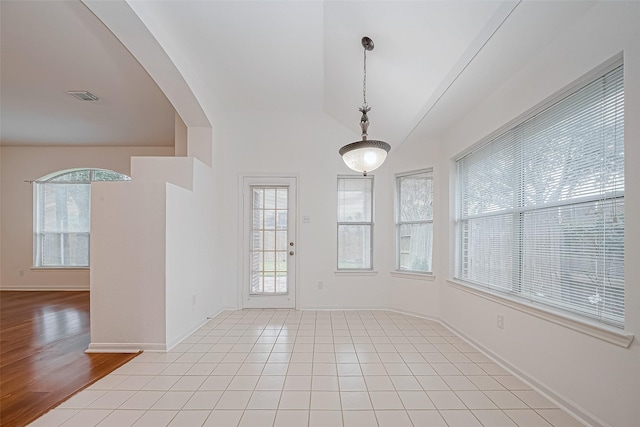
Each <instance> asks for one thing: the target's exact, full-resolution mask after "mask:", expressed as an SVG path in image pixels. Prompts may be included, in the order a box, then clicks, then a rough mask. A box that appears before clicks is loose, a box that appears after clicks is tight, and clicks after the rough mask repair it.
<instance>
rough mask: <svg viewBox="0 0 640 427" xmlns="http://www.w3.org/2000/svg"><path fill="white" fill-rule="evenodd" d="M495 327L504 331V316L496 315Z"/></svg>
mask: <svg viewBox="0 0 640 427" xmlns="http://www.w3.org/2000/svg"><path fill="white" fill-rule="evenodd" d="M496 326H497V327H498V329H504V316H503V315H502V314H498V318H497V321H496Z"/></svg>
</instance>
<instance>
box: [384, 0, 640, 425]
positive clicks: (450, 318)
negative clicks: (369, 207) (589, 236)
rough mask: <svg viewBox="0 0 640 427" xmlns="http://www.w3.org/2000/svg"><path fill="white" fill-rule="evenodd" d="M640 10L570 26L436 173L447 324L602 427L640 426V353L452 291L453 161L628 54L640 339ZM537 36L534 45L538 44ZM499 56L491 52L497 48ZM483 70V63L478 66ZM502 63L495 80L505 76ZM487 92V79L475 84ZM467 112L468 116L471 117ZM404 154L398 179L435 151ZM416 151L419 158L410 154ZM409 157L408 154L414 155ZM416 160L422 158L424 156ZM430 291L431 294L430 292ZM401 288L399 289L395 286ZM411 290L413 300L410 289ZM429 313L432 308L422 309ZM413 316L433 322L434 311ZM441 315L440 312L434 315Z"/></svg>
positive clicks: (634, 307)
mask: <svg viewBox="0 0 640 427" xmlns="http://www.w3.org/2000/svg"><path fill="white" fill-rule="evenodd" d="M638 22H640V3H638V2H603V3H598V4H597V5H595V6H594V7H593V8H591V9H590V10H588V11H587V12H586V13H585V14H584V15H582V16H580V17H579V18H577V20H576V21H575V22H573V21H567V23H566V30H565V31H564V32H562V33H560V35H559V36H558V37H557V38H556V39H555V40H554V41H553V42H552V43H551V44H549V45H548V46H547V48H546V49H543V50H541V51H540V53H539V54H535V55H532V56H530V57H529V58H527V63H526V65H525V66H523V67H522V68H521V69H520V70H519V71H517V72H515V73H513V74H510V75H502V76H500V77H501V79H500V78H499V79H495V80H502V83H501V84H500V85H498V86H497V87H494V89H493V90H492V91H490V95H489V96H487V97H485V98H484V99H483V100H482V101H481V102H480V103H479V104H478V105H476V106H475V107H473V108H472V109H471V110H470V112H469V113H468V114H467V115H466V116H464V117H459V118H458V120H456V124H455V126H453V127H452V128H451V129H450V130H449V132H448V133H446V134H445V135H444V136H443V138H442V140H441V141H440V146H441V153H440V156H439V159H438V161H437V162H436V163H435V166H434V167H435V168H436V169H435V170H436V173H437V179H436V186H437V187H438V190H437V194H439V196H440V200H439V203H438V208H437V209H438V210H437V212H436V227H437V229H438V230H437V233H441V234H445V233H446V234H447V235H446V236H442V237H441V238H440V239H439V240H438V242H439V243H438V244H437V246H436V251H437V253H439V254H441V256H440V257H439V258H438V259H439V261H437V263H436V265H435V268H434V271H435V273H436V276H437V278H436V282H435V283H436V285H437V286H438V287H439V294H440V312H439V315H440V316H441V318H442V319H443V320H444V321H445V322H447V323H448V324H450V325H451V326H452V327H454V328H455V329H457V330H458V331H460V332H461V333H462V334H464V335H466V336H467V337H469V338H470V339H472V340H473V341H474V342H476V343H477V344H478V345H480V346H482V347H484V348H485V349H486V350H488V351H489V352H490V353H492V354H494V355H496V356H497V357H499V358H500V359H501V360H502V361H503V362H505V363H506V364H508V365H509V366H511V367H512V368H513V369H515V370H517V371H519V372H520V373H521V374H523V375H524V376H525V377H526V378H527V379H528V380H530V381H531V382H533V383H536V384H538V385H539V386H541V387H542V388H543V389H544V390H545V391H546V392H548V393H549V394H550V395H551V396H553V397H555V398H556V399H558V400H559V401H560V402H561V403H563V404H565V405H567V406H568V407H569V408H570V409H572V410H574V411H575V412H577V413H579V414H580V415H581V416H583V418H585V419H586V420H588V421H589V422H591V423H593V424H594V425H600V424H601V425H610V426H620V427H626V426H632V425H638V420H640V405H638V396H640V381H639V380H638V379H639V378H640V343H639V342H638V339H637V338H636V340H634V342H633V343H632V344H631V347H630V348H623V347H620V346H617V345H614V344H610V343H607V342H605V341H602V340H600V339H598V338H595V337H593V336H590V335H586V334H583V333H580V332H576V331H574V330H571V329H568V328H566V327H563V326H559V325H557V324H555V323H551V322H548V321H546V320H542V319H540V318H537V317H534V316H532V315H530V314H526V313H525V312H523V311H520V310H516V309H512V308H508V307H506V306H504V305H501V304H499V303H496V302H493V301H489V300H487V299H485V298H482V297H479V296H476V295H473V294H470V293H468V292H464V291H461V290H459V289H458V288H456V287H454V286H453V285H451V284H449V283H448V282H447V280H446V279H447V278H448V277H450V273H451V272H452V268H453V265H452V258H451V257H450V256H449V254H451V253H452V249H453V244H454V242H453V240H452V239H453V227H452V224H453V220H454V217H455V212H454V210H453V203H451V202H452V200H453V199H452V196H453V193H452V186H451V185H450V180H449V179H448V177H449V176H453V166H454V164H453V162H452V160H451V159H452V158H454V157H455V156H456V155H458V154H459V153H460V152H461V151H463V150H465V149H467V148H468V147H470V146H471V145H473V144H474V143H476V142H478V141H480V140H481V139H483V138H485V137H486V136H487V135H489V134H491V133H492V132H494V131H495V130H497V129H498V128H500V127H501V126H503V125H504V124H506V123H508V122H509V121H511V120H513V119H514V118H516V117H518V116H519V115H521V114H523V113H525V112H526V111H527V110H529V109H530V108H533V107H534V106H536V105H537V104H539V103H540V102H542V101H544V100H545V99H546V98H548V97H550V96H552V95H553V94H555V93H557V92H558V91H559V90H561V89H562V88H564V87H565V86H567V85H569V84H570V83H572V82H574V81H575V80H577V79H578V78H580V77H581V76H582V75H584V74H585V73H587V72H589V71H590V70H592V69H594V68H596V67H598V66H599V65H600V64H602V63H604V62H605V61H607V60H608V59H609V58H612V57H614V56H615V55H616V54H618V53H619V52H620V51H624V62H625V119H626V120H625V141H626V147H625V156H626V172H625V173H626V181H627V183H628V184H629V185H627V188H626V195H625V205H626V206H625V217H626V228H625V236H626V237H625V242H626V243H625V245H626V248H625V251H626V254H627V255H626V264H625V271H626V273H625V274H626V277H627V280H626V284H627V291H626V303H625V304H626V326H625V329H626V331H627V332H629V333H633V334H635V335H636V336H637V335H640V289H639V288H638V287H637V286H635V278H636V277H638V275H639V274H640V264H638V263H637V262H636V259H635V258H636V257H635V254H637V253H639V252H640V188H639V187H638V186H636V185H633V184H632V183H637V182H640V170H639V169H638V168H637V167H636V165H637V163H638V162H639V161H640V145H639V144H637V142H638V141H640V121H638V120H637V118H638V117H640V26H639V25H638ZM534 36H535V35H534ZM488 48H490V46H488ZM478 60H480V61H481V60H482V58H478ZM500 71H501V70H500V66H499V61H496V62H495V63H494V67H493V70H492V71H491V72H492V73H500ZM474 77H475V78H476V79H477V80H478V81H477V82H476V84H480V85H481V84H482V81H483V80H482V79H483V77H482V76H481V75H474ZM468 108H469V106H468V105H464V106H461V111H466V109H468ZM405 144H407V145H408V147H404V146H403V147H402V150H401V151H399V152H398V153H397V155H398V157H403V160H401V159H395V160H394V172H397V171H399V170H400V169H404V168H405V164H406V165H407V166H409V165H412V164H414V163H413V159H412V158H413V157H414V156H416V155H421V156H422V157H423V158H424V159H425V160H426V159H428V154H427V153H430V151H429V149H428V148H425V149H424V153H423V154H420V149H418V148H414V147H413V146H414V145H428V144H429V141H427V140H424V139H421V136H420V135H419V134H417V135H414V136H413V137H412V138H411V139H410V140H409V141H408V142H407V143H405ZM409 147H411V148H409ZM405 150H406V151H405ZM416 153H417V154H416ZM426 285H427V287H429V286H430V284H426ZM392 286H394V287H395V286H398V285H395V282H394V285H392ZM403 289H405V290H407V288H406V287H404V288H403ZM437 294H438V292H437V291H435V290H434V291H433V292H423V291H421V292H418V291H414V292H411V293H409V292H407V293H406V294H405V295H403V296H402V297H401V298H395V299H394V300H393V301H395V304H396V306H398V307H400V308H406V309H407V310H410V307H412V306H411V305H410V300H411V299H412V298H415V299H419V298H422V299H424V298H431V297H434V298H435V297H436V295H437ZM422 304H424V307H428V304H429V303H428V302H427V301H424V300H423V301H422ZM414 311H420V312H426V313H427V314H429V312H428V309H423V310H421V309H419V308H418V307H416V308H415V309H414ZM434 313H437V312H434ZM497 314H503V315H504V321H505V327H504V330H498V329H497V328H496V315H497Z"/></svg>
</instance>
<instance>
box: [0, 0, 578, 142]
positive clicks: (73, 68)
mask: <svg viewBox="0 0 640 427" xmlns="http://www.w3.org/2000/svg"><path fill="white" fill-rule="evenodd" d="M533 3H549V2H527V5H526V7H525V6H522V5H521V4H520V2H518V1H513V0H506V1H505V0H503V1H489V0H488V1H459V0H451V1H293V0H289V1H190V0H184V1H177V0H175V1H155V2H152V1H132V2H129V5H130V7H131V8H132V9H133V10H134V11H135V13H136V14H137V15H138V16H139V17H140V19H141V20H142V21H143V22H144V24H145V25H146V26H147V28H148V29H149V30H151V32H152V33H153V35H154V36H155V37H156V39H157V40H158V41H159V42H160V44H161V45H162V47H163V48H164V50H165V51H166V52H167V54H168V55H169V56H170V57H171V58H172V60H173V61H174V62H175V64H176V66H177V67H178V69H179V70H181V72H183V75H184V76H185V78H186V80H187V83H188V84H189V85H190V86H191V88H192V90H193V91H194V93H195V95H196V96H197V97H198V100H199V101H200V103H201V104H202V106H203V108H204V109H205V111H206V112H207V114H209V115H215V113H216V112H219V111H224V110H234V111H252V112H254V113H255V114H259V112H260V111H263V110H279V111H301V110H303V111H308V112H311V113H316V112H317V113H323V112H324V113H326V114H328V115H329V116H331V117H333V118H334V119H335V120H337V121H338V122H340V123H342V124H343V125H344V126H346V127H347V128H349V129H353V131H354V134H357V133H358V126H357V125H358V121H359V113H358V111H357V109H358V107H359V106H360V105H361V104H362V78H363V64H362V61H363V49H362V46H361V45H360V39H361V37H362V36H364V35H367V36H369V37H371V38H372V39H373V40H374V42H375V49H374V50H373V51H372V52H369V53H368V55H367V100H368V102H369V105H370V106H371V107H372V111H371V113H370V114H369V117H370V120H371V127H370V135H371V136H372V137H373V138H376V139H384V140H387V141H395V142H397V143H401V142H402V141H404V140H405V138H406V137H407V136H408V135H409V134H410V133H411V132H412V131H413V130H414V129H415V128H416V126H418V125H419V124H421V123H422V124H423V125H424V123H427V124H429V126H432V127H433V129H439V128H440V129H441V128H442V125H443V124H446V123H449V122H450V121H451V118H452V117H453V116H452V114H453V113H452V108H451V106H452V105H457V107H458V108H461V105H460V104H461V103H460V102H459V101H462V100H464V99H465V96H467V97H473V96H474V94H475V96H480V94H482V93H483V86H484V83H485V81H486V79H487V74H488V73H490V72H491V69H492V67H494V65H493V64H492V63H491V62H492V58H494V59H495V58H496V57H498V56H499V55H501V54H502V55H504V56H505V57H503V58H502V62H503V63H502V64H501V66H502V67H508V66H509V63H508V58H509V57H510V56H511V57H513V58H516V59H518V60H520V61H523V60H524V58H521V57H520V56H521V55H520V56H518V52H519V51H520V50H521V49H520V47H527V48H529V49H533V48H534V47H536V46H533V45H532V42H531V40H529V39H528V38H527V34H523V33H522V31H520V33H518V29H519V28H524V29H526V28H527V25H529V26H530V27H531V29H533V30H535V31H536V34H534V36H535V37H533V38H536V39H537V40H540V42H539V43H538V45H537V47H538V48H541V46H543V43H548V37H552V34H553V31H560V30H561V29H559V28H554V27H553V19H554V18H553V17H554V16H558V14H561V13H563V9H562V8H556V9H557V10H554V11H553V13H551V12H552V11H551V10H550V9H549V6H546V9H545V6H535V5H533ZM570 3H574V4H575V3H580V2H567V3H566V4H570ZM534 6H535V7H534ZM527 8H528V9H527ZM572 8H573V9H580V8H582V9H585V8H586V6H580V7H578V6H565V7H564V13H575V10H573V9H572ZM522 10H524V12H527V13H524V12H523V11H522ZM529 12H533V13H529ZM525 16H531V18H527V19H524V18H523V17H525ZM0 17H1V26H0V30H1V38H2V42H1V43H2V44H1V46H0V49H1V50H0V54H1V62H0V66H1V69H0V72H1V74H0V77H1V84H2V86H1V91H2V92H1V98H0V101H1V114H2V116H1V120H2V123H1V125H2V126H1V130H0V132H1V134H0V137H1V139H0V140H1V142H2V144H3V145H15V144H63V145H74V144H78V145H160V146H162V145H171V144H172V143H173V125H174V119H173V115H174V110H173V107H172V106H171V104H170V103H169V101H168V100H167V99H166V97H165V96H164V94H163V93H162V92H161V91H160V90H159V88H158V87H157V85H156V84H155V83H154V81H153V80H152V79H151V78H150V77H149V75H148V74H147V73H146V72H145V70H144V69H143V68H142V67H141V66H140V65H139V64H138V63H137V61H136V60H135V58H134V57H133V56H132V55H131V54H130V53H129V52H128V51H127V50H126V49H125V48H124V47H123V46H122V45H121V44H120V43H119V41H118V40H117V38H116V37H115V36H114V35H113V34H111V32H110V31H109V30H108V29H107V28H106V27H105V26H104V25H103V24H102V22H101V21H100V20H98V19H97V18H96V17H95V16H94V15H93V14H92V13H91V11H90V10H89V9H88V8H87V7H85V5H84V4H83V3H81V2H80V1H36V2H22V1H4V0H3V1H2V2H0ZM541 23H546V24H545V25H548V28H547V29H546V30H547V31H546V33H547V35H545V34H544V32H541V31H539V30H538V29H537V28H536V26H539V25H540V24H541ZM509 25H510V26H511V30H509V31H511V32H512V33H511V34H518V36H519V37H521V38H520V39H517V40H513V39H511V40H510V37H509V34H510V33H508V32H505V30H504V28H506V27H508V26H509ZM498 30H500V31H498ZM538 33H539V34H538ZM496 34H498V35H500V37H501V40H502V42H501V43H502V44H503V47H502V48H501V49H502V50H497V48H498V47H499V46H500V43H499V42H496V41H495V39H498V37H496ZM545 40H546V41H545ZM489 41H491V42H492V43H493V47H492V46H489V44H490V43H489ZM534 44H535V43H534ZM491 47H492V48H493V51H491ZM483 49H484V50H485V51H489V52H493V53H492V54H490V55H484V57H483V58H480V59H479V57H478V53H479V52H482V51H483ZM530 52H531V50H530V51H529V53H530ZM509 55H510V56H509ZM474 67H475V69H474ZM494 68H495V67H494ZM472 69H473V71H474V73H475V74H474V75H471V74H470V73H469V70H472ZM67 90H88V91H90V92H92V93H95V94H96V95H98V96H99V97H100V98H101V100H100V101H98V102H94V103H90V102H81V101H78V100H76V99H73V98H72V97H70V96H69V95H68V94H66V91H67ZM465 93H466V95H465ZM468 99H469V98H467V100H468ZM436 106H438V107H439V108H434V107H436ZM458 113H459V111H458ZM429 117H437V119H438V120H435V121H434V120H429ZM425 119H426V120H425ZM212 121H215V120H212Z"/></svg>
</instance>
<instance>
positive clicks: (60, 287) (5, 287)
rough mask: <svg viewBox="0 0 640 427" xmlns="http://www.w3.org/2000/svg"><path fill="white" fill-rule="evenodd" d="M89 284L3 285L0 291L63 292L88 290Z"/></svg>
mask: <svg viewBox="0 0 640 427" xmlns="http://www.w3.org/2000/svg"><path fill="white" fill-rule="evenodd" d="M89 290H90V289H89V285H88V284H87V285H52V284H39V285H3V286H0V291H24V292H41V291H63V292H79V291H86V292H89Z"/></svg>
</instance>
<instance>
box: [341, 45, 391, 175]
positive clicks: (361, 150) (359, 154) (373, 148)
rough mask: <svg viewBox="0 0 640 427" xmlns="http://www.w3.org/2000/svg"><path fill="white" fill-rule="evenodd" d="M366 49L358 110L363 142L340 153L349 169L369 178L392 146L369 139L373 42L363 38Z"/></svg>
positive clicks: (342, 149) (355, 143)
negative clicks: (369, 56)
mask: <svg viewBox="0 0 640 427" xmlns="http://www.w3.org/2000/svg"><path fill="white" fill-rule="evenodd" d="M362 47H363V48H364V79H363V82H362V97H363V102H362V107H360V108H359V109H358V111H360V112H361V113H362V117H361V118H360V129H361V130H362V141H356V142H352V143H351V144H347V145H345V146H344V147H342V148H341V149H340V150H339V151H338V153H340V155H341V156H342V160H344V163H345V164H346V165H347V167H348V168H349V169H352V170H354V171H356V172H361V173H362V174H364V176H367V173H368V172H371V171H373V170H375V169H378V168H379V167H380V166H382V163H384V160H385V159H386V158H387V153H388V152H389V150H390V149H391V146H390V145H389V144H387V143H386V142H384V141H378V140H375V139H368V137H367V129H368V128H369V117H367V113H368V112H369V111H370V110H371V107H369V105H368V104H367V51H372V50H373V40H371V39H370V38H369V37H366V36H365V37H363V38H362Z"/></svg>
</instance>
